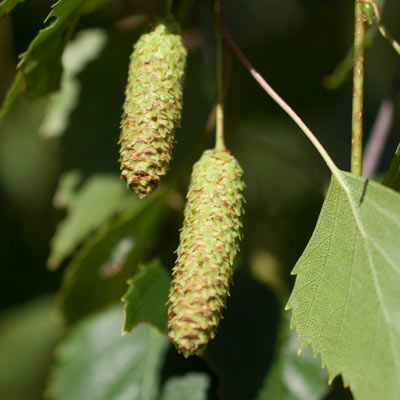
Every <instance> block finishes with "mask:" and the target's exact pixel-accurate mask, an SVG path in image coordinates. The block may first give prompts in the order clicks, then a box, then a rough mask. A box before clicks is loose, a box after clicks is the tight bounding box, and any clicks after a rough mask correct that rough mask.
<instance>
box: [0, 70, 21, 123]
mask: <svg viewBox="0 0 400 400" xmlns="http://www.w3.org/2000/svg"><path fill="white" fill-rule="evenodd" d="M23 86H24V76H23V75H22V73H21V72H20V71H18V72H17V74H16V75H15V78H14V81H13V83H12V85H11V87H10V88H9V89H8V92H7V94H6V97H5V99H4V100H3V103H2V104H1V107H0V126H1V125H2V123H3V120H4V118H5V117H6V115H7V113H8V111H9V110H10V108H11V106H12V105H13V104H14V101H15V99H16V98H17V97H18V95H19V93H20V91H21V90H22V88H23Z"/></svg>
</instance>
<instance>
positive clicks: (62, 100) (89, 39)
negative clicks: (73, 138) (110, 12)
mask: <svg viewBox="0 0 400 400" xmlns="http://www.w3.org/2000/svg"><path fill="white" fill-rule="evenodd" d="M106 41H107V35H106V33H105V31H103V30H101V29H86V30H81V31H79V32H78V33H77V35H76V37H75V38H74V39H73V40H71V41H70V42H69V43H68V44H67V46H66V48H65V51H64V52H63V54H62V57H61V62H62V67H63V72H62V77H61V85H60V90H59V91H58V92H56V93H53V94H51V95H50V96H49V99H48V103H47V107H46V115H45V116H44V118H43V121H42V124H41V126H40V133H41V135H43V136H44V137H46V138H50V137H58V136H61V135H62V134H63V133H64V131H65V130H66V128H67V127H68V123H69V119H70V116H71V114H72V111H73V110H74V108H75V107H76V105H77V104H78V103H79V95H80V91H81V83H80V81H79V79H78V75H79V73H81V72H82V70H83V69H84V68H85V67H86V65H87V64H88V63H90V62H91V61H92V60H94V59H96V58H97V57H98V56H99V54H100V52H101V51H102V50H103V48H104V46H105V44H106Z"/></svg>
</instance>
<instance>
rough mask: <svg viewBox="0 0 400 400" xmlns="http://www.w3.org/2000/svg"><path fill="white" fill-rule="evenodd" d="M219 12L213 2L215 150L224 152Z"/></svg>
mask: <svg viewBox="0 0 400 400" xmlns="http://www.w3.org/2000/svg"><path fill="white" fill-rule="evenodd" d="M220 12H221V1H220V0H215V3H214V13H215V41H216V67H217V68H216V73H217V102H216V133H215V134H216V143H215V148H216V149H217V150H224V149H225V143H224V78H223V76H224V64H223V58H224V55H223V54H224V53H223V48H222V35H221V30H220V28H219V26H218V22H217V20H218V16H219V13H220Z"/></svg>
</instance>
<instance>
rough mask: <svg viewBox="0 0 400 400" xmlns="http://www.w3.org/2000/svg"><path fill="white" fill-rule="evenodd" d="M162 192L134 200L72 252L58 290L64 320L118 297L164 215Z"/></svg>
mask: <svg viewBox="0 0 400 400" xmlns="http://www.w3.org/2000/svg"><path fill="white" fill-rule="evenodd" d="M166 193H167V191H166V190H160V191H159V192H158V193H157V194H155V195H154V196H152V197H151V198H149V199H148V200H147V199H146V201H142V202H140V204H138V203H136V204H135V205H134V206H133V210H132V211H130V212H126V213H125V214H123V215H121V216H119V217H118V218H116V219H115V220H114V221H112V222H111V223H110V224H109V225H107V226H104V227H103V228H101V229H100V230H99V231H98V232H97V234H96V235H94V236H93V237H92V238H91V239H89V240H88V241H87V242H86V243H85V245H84V246H83V247H82V248H81V249H80V250H79V251H78V252H77V253H76V255H75V256H74V258H73V259H72V261H71V263H70V265H69V266H68V268H67V271H66V273H65V276H64V281H63V285H62V288H61V293H60V295H61V303H62V307H63V311H64V315H65V318H66V320H67V321H68V322H74V321H76V320H77V319H79V318H81V317H82V316H84V315H85V314H87V313H89V312H92V311H95V310H96V309H98V308H99V307H103V306H105V305H107V304H110V303H112V302H115V301H116V300H118V299H120V297H121V295H122V294H123V293H124V291H125V289H126V281H127V279H128V278H130V277H131V276H132V275H133V274H134V273H135V272H136V271H137V268H138V264H139V263H140V262H141V261H142V260H143V259H144V258H145V257H146V255H147V254H148V252H149V251H150V250H151V247H152V245H153V244H154V238H155V237H156V234H157V231H158V229H159V228H160V225H161V224H162V222H163V220H164V217H165V215H166V210H167V205H166ZM82 299H84V301H82Z"/></svg>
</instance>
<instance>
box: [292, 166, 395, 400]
mask: <svg viewBox="0 0 400 400" xmlns="http://www.w3.org/2000/svg"><path fill="white" fill-rule="evenodd" d="M336 175H337V176H336V177H334V178H332V182H331V186H330V188H329V192H328V194H327V197H326V200H325V203H324V206H323V208H322V211H321V214H320V217H319V220H318V223H317V226H316V228H315V231H314V233H313V235H312V238H311V240H310V242H309V243H308V245H307V247H306V249H305V251H304V253H303V255H302V256H301V258H300V259H299V261H298V263H297V264H296V266H295V268H294V270H293V273H294V274H296V275H297V278H296V283H295V287H294V289H293V292H292V295H291V297H290V299H289V302H288V305H287V308H288V309H289V308H290V309H292V310H293V312H292V325H293V326H294V327H295V328H296V331H297V335H298V342H299V349H300V350H301V349H302V348H304V347H305V346H307V345H312V347H313V350H314V352H315V353H316V354H321V358H322V362H323V364H324V365H325V366H326V367H327V368H328V371H329V374H330V378H331V380H332V379H333V378H334V377H335V376H336V375H337V374H342V376H343V379H344V382H345V384H348V385H350V388H351V391H352V392H353V394H354V396H355V398H356V399H360V400H376V399H385V400H395V399H399V398H400V314H399V311H400V301H399V293H400V246H399V237H400V195H399V194H398V193H396V192H394V191H392V190H391V189H388V188H386V187H384V186H382V185H380V184H378V183H376V182H372V181H368V180H366V179H363V178H360V177H356V176H353V175H351V174H349V173H344V172H341V171H337V173H336Z"/></svg>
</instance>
